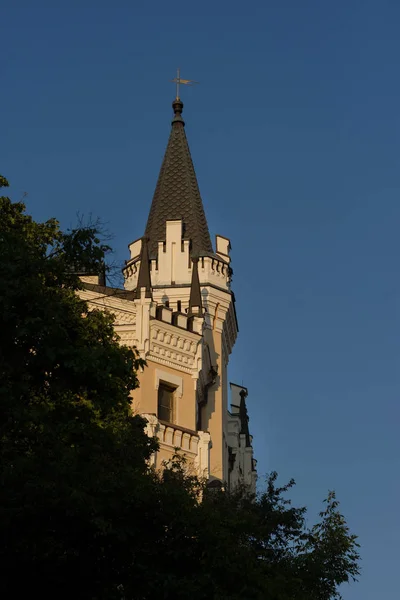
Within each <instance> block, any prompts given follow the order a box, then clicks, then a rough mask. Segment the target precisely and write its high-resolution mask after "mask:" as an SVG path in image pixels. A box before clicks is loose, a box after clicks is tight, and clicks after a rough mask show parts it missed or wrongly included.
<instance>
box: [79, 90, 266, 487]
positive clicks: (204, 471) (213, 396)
mask: <svg viewBox="0 0 400 600" xmlns="http://www.w3.org/2000/svg"><path fill="white" fill-rule="evenodd" d="M172 107H173V119H172V124H171V132H170V136H169V140H168V144H167V148H166V151H165V155H164V159H163V162H162V165H161V169H160V173H159V176H158V181H157V185H156V188H155V192H154V196H153V200H152V203H151V207H150V212H149V216H148V219H147V225H146V228H145V232H144V236H143V237H142V238H140V239H138V240H136V241H134V242H132V243H131V244H130V245H129V251H130V258H129V259H128V260H127V261H126V264H125V267H124V269H123V274H124V288H125V289H124V290H115V289H114V290H113V291H112V292H111V291H110V290H111V288H106V287H104V286H99V285H98V282H97V281H94V280H93V278H85V291H84V292H83V293H82V294H83V296H84V297H85V298H86V299H87V300H88V301H89V302H91V303H96V298H95V296H94V294H96V293H98V292H101V293H102V298H103V303H104V306H107V308H108V309H109V310H112V311H113V312H114V314H115V315H116V322H115V328H116V331H117V333H118V334H119V335H120V337H121V342H122V343H125V344H128V345H135V346H136V348H137V349H138V351H139V353H140V355H141V357H142V358H144V359H145V360H146V363H147V367H146V368H145V369H144V370H143V372H142V373H140V374H139V381H140V388H139V389H138V390H135V391H134V393H133V398H132V403H133V408H134V410H135V411H137V412H139V413H140V414H142V415H144V416H145V417H146V419H147V421H148V426H147V428H148V433H149V435H156V436H157V437H158V438H159V441H160V451H159V453H158V454H157V455H155V456H154V457H153V462H154V464H155V465H156V467H157V466H160V465H161V463H162V461H163V460H165V459H168V458H170V457H171V456H172V454H173V453H174V449H175V448H176V447H179V448H182V451H183V452H185V454H186V455H187V457H188V459H189V460H190V461H191V462H192V464H193V465H194V466H195V468H196V470H197V472H198V473H199V474H200V475H202V476H205V477H207V478H208V479H209V480H210V481H214V482H215V483H216V484H217V483H218V482H220V483H221V484H225V483H228V482H229V481H231V482H233V481H234V482H235V483H239V482H240V481H243V482H244V483H246V484H247V485H249V486H250V487H251V488H253V489H254V487H255V481H256V473H255V461H254V459H253V450H252V441H251V436H250V434H249V431H248V417H247V409H246V406H245V399H246V396H247V390H245V389H244V388H240V386H239V388H238V386H234V387H233V388H232V389H233V390H236V388H237V389H240V390H242V391H243V393H242V395H241V396H240V398H241V399H240V402H239V404H238V405H236V404H234V405H233V406H232V409H231V410H229V409H228V378H227V367H228V361H229V356H230V354H231V352H232V349H233V346H234V344H235V341H236V337H237V334H238V323H237V317H236V311H235V297H234V294H233V292H232V290H231V277H232V269H231V266H230V263H231V259H230V248H231V246H230V241H229V239H228V238H226V237H223V236H220V235H217V236H216V241H215V249H214V247H213V244H212V242H211V238H210V233H209V229H208V224H207V220H206V216H205V213H204V208H203V203H202V199H201V196H200V190H199V186H198V183H197V177H196V173H195V169H194V166H193V162H192V158H191V154H190V150H189V145H188V141H187V138H186V133H185V123H184V120H183V118H182V111H183V103H182V101H181V100H180V99H179V98H176V99H175V100H174V102H173V104H172ZM107 290H108V291H107ZM244 390H245V391H244ZM232 393H233V392H232ZM244 456H246V457H247V459H246V460H244V459H243V457H244ZM240 457H242V458H240Z"/></svg>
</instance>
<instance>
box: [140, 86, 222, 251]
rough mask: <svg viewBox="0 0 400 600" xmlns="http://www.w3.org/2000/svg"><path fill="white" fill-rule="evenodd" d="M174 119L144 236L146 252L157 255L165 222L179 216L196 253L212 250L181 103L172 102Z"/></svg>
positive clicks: (163, 235) (184, 235)
mask: <svg viewBox="0 0 400 600" xmlns="http://www.w3.org/2000/svg"><path fill="white" fill-rule="evenodd" d="M172 107H173V109H174V118H173V120H172V129H171V133H170V136H169V140H168V145H167V149H166V151H165V155H164V160H163V162H162V165H161V170H160V174H159V177H158V181H157V186H156V189H155V192H154V196H153V202H152V204H151V209H150V213H149V218H148V221H147V226H146V232H145V235H146V236H147V237H148V238H149V252H150V256H151V257H152V258H153V257H154V256H156V254H157V249H158V242H160V241H163V240H165V231H166V221H174V220H179V219H182V221H183V237H184V238H185V239H190V240H191V242H192V245H191V251H192V253H193V254H194V255H196V256H201V255H202V254H209V253H212V252H213V247H212V244H211V239H210V233H209V231H208V225H207V220H206V216H205V214H204V208H203V203H202V200H201V196H200V191H199V186H198V183H197V178H196V173H195V170H194V166H193V162H192V158H191V155H190V150H189V146H188V142H187V139H186V134H185V123H184V121H183V119H182V110H183V102H182V101H181V100H180V99H178V98H177V99H176V100H174V102H173V103H172Z"/></svg>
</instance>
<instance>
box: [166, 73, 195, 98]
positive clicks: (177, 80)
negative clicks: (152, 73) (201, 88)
mask: <svg viewBox="0 0 400 600" xmlns="http://www.w3.org/2000/svg"><path fill="white" fill-rule="evenodd" d="M172 82H173V83H176V98H175V100H180V99H181V98H180V96H179V91H180V87H179V86H180V85H181V83H182V84H183V85H193V84H194V83H199V82H198V81H193V79H182V78H181V70H180V69H177V71H176V77H175V79H172Z"/></svg>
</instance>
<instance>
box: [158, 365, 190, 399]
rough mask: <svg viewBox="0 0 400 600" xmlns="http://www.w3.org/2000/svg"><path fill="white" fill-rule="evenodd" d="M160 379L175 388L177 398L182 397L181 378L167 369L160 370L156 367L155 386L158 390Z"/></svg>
mask: <svg viewBox="0 0 400 600" xmlns="http://www.w3.org/2000/svg"><path fill="white" fill-rule="evenodd" d="M160 381H164V382H165V383H170V384H171V385H173V386H174V387H175V388H176V393H177V395H178V397H179V398H182V395H183V379H182V377H179V376H178V375H173V374H172V373H169V372H168V371H161V369H156V372H155V386H156V390H158V388H159V386H160Z"/></svg>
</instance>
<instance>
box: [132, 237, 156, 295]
mask: <svg viewBox="0 0 400 600" xmlns="http://www.w3.org/2000/svg"><path fill="white" fill-rule="evenodd" d="M142 288H146V296H145V297H146V298H151V297H152V294H151V276H150V261H149V250H148V246H147V238H146V237H144V238H142V249H141V252H140V267H139V276H138V281H137V286H136V291H135V297H136V298H139V299H140V295H141V289H142Z"/></svg>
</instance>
